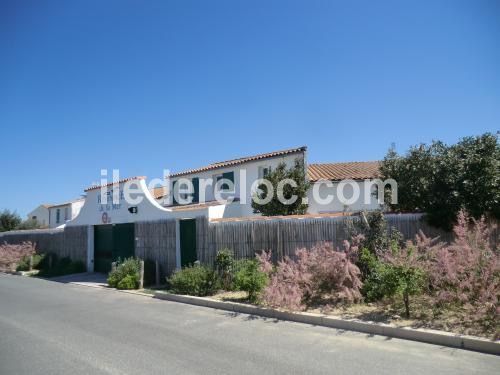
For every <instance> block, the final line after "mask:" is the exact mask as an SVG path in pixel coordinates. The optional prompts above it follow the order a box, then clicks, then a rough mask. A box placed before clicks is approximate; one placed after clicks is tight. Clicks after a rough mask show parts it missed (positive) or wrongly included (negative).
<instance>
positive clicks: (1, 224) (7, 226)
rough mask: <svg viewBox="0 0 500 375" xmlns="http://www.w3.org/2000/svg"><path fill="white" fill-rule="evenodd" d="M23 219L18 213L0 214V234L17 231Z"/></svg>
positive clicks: (3, 212) (5, 211)
mask: <svg viewBox="0 0 500 375" xmlns="http://www.w3.org/2000/svg"><path fill="white" fill-rule="evenodd" d="M21 221H22V220H21V217H20V216H19V215H18V214H17V212H15V211H14V212H12V211H9V210H3V211H2V212H0V232H7V231H9V230H14V229H16V228H17V227H18V226H19V224H21Z"/></svg>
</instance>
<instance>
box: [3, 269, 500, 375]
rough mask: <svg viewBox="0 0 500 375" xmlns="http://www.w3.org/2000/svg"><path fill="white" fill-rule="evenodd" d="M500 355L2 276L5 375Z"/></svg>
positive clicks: (247, 368) (286, 367)
mask: <svg viewBox="0 0 500 375" xmlns="http://www.w3.org/2000/svg"><path fill="white" fill-rule="evenodd" d="M499 370H500V357H495V356H492V355H486V354H480V353H474V352H468V351H463V350H458V349H450V348H443V347H439V346H434V345H428V344H422V343H417V342H411V341H404V340H398V339H388V338H384V337H378V336H373V337H370V336H367V335H365V334H360V333H354V332H342V331H339V330H334V329H330V328H325V327H314V326H310V325H305V324H300V323H292V322H277V321H275V320H272V319H263V318H257V317H252V316H248V315H245V314H237V315H235V314H231V313H228V312H223V311H219V310H213V309H208V308H203V307H195V306H189V305H183V304H179V303H173V302H166V301H159V300H155V299H152V298H146V297H141V296H136V295H132V294H126V293H119V292H116V291H112V290H103V289H96V288H89V287H84V286H79V285H74V284H64V283H56V282H51V281H47V280H41V279H36V278H28V277H20V276H10V275H4V274H0V374H2V375H3V374H68V373H71V374H143V373H144V374H160V373H164V374H204V375H208V374H349V375H353V374H405V375H410V374H425V373H427V374H495V373H499Z"/></svg>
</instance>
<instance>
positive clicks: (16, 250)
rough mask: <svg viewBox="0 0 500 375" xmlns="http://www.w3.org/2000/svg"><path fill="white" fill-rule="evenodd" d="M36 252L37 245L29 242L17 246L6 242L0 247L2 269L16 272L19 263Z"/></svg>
mask: <svg viewBox="0 0 500 375" xmlns="http://www.w3.org/2000/svg"><path fill="white" fill-rule="evenodd" d="M35 252H36V249H35V244H33V243H32V242H29V241H27V242H23V243H21V244H17V245H11V244H8V243H7V242H4V243H3V245H0V269H3V270H15V269H16V266H17V264H18V263H20V262H21V261H22V260H23V259H24V258H26V257H29V256H31V255H33V254H35Z"/></svg>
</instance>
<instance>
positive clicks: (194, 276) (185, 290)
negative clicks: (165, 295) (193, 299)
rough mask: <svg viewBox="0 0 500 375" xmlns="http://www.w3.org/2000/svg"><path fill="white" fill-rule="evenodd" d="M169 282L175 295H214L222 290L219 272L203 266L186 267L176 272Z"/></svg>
mask: <svg viewBox="0 0 500 375" xmlns="http://www.w3.org/2000/svg"><path fill="white" fill-rule="evenodd" d="M167 281H168V283H169V284H170V288H171V289H172V291H173V292H174V293H179V294H188V295H192V296H200V297H203V296H208V295H212V294H215V293H216V292H217V290H218V289H219V288H220V280H219V277H218V275H217V272H215V271H214V270H212V269H211V268H209V267H207V266H201V265H194V266H189V267H184V268H183V269H181V270H178V271H175V272H174V274H173V275H172V276H171V277H170V278H168V279H167Z"/></svg>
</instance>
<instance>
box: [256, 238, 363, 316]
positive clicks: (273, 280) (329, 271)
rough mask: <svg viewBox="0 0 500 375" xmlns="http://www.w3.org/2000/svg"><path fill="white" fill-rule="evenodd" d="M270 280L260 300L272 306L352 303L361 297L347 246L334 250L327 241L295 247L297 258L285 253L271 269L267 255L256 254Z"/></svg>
mask: <svg viewBox="0 0 500 375" xmlns="http://www.w3.org/2000/svg"><path fill="white" fill-rule="evenodd" d="M258 260H259V262H260V264H261V269H262V270H263V271H264V272H267V273H268V275H269V277H270V281H269V284H268V286H267V287H266V288H265V289H264V291H263V294H262V300H263V302H264V303H265V304H267V305H269V306H272V307H281V308H286V309H290V310H303V309H305V308H306V307H307V306H309V305H311V304H314V303H317V302H322V301H323V302H324V301H328V302H333V303H352V302H356V301H359V300H361V293H360V289H361V286H362V283H361V280H360V278H359V276H360V271H359V268H358V267H357V266H356V265H355V264H353V263H352V262H351V260H350V252H349V249H346V251H344V252H342V251H337V250H335V249H334V248H333V246H332V244H330V243H326V242H325V243H319V244H317V245H316V246H314V247H313V248H312V249H311V250H307V249H299V250H297V251H296V260H294V259H291V258H289V257H286V258H285V259H284V260H283V261H280V262H279V263H278V266H277V267H276V270H273V267H272V264H271V262H270V255H269V254H268V253H266V252H263V253H262V254H261V255H259V256H258Z"/></svg>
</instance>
